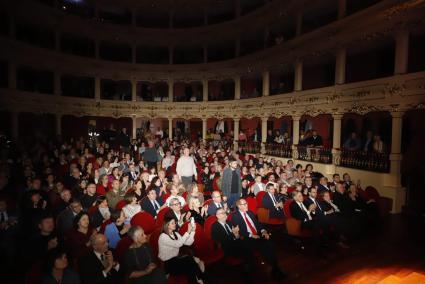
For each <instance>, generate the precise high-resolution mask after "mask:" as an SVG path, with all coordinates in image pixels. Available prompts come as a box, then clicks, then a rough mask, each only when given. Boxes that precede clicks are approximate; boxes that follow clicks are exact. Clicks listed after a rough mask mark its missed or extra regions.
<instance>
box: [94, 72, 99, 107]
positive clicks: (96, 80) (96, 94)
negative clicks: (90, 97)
mask: <svg viewBox="0 0 425 284" xmlns="http://www.w3.org/2000/svg"><path fill="white" fill-rule="evenodd" d="M94 99H95V100H96V101H100V77H99V76H96V77H95V78H94Z"/></svg>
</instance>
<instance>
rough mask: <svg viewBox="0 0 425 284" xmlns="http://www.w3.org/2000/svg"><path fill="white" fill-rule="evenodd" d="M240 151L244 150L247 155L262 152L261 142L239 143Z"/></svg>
mask: <svg viewBox="0 0 425 284" xmlns="http://www.w3.org/2000/svg"><path fill="white" fill-rule="evenodd" d="M238 147H239V150H244V151H245V152H246V153H250V154H257V153H260V152H261V142H253V141H238Z"/></svg>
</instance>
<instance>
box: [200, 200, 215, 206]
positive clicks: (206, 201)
mask: <svg viewBox="0 0 425 284" xmlns="http://www.w3.org/2000/svg"><path fill="white" fill-rule="evenodd" d="M211 202H213V200H212V199H211V198H210V199H207V200H205V201H204V204H203V205H202V206H205V205H210V204H211Z"/></svg>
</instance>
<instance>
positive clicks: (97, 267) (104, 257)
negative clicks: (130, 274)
mask: <svg viewBox="0 0 425 284" xmlns="http://www.w3.org/2000/svg"><path fill="white" fill-rule="evenodd" d="M90 245H91V246H92V248H93V250H92V251H90V252H89V253H88V254H87V255H85V256H84V257H82V258H81V259H80V262H79V266H78V267H79V269H80V276H81V283H82V284H108V283H118V279H117V277H118V271H119V269H120V265H119V263H117V262H116V261H115V260H114V257H113V255H112V252H111V251H110V250H108V241H107V239H106V237H105V236H104V235H103V234H94V235H92V237H91V238H90Z"/></svg>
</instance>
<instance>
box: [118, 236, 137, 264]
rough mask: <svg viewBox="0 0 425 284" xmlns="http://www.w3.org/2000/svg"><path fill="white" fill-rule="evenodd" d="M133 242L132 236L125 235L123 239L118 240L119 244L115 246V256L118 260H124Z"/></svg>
mask: <svg viewBox="0 0 425 284" xmlns="http://www.w3.org/2000/svg"><path fill="white" fill-rule="evenodd" d="M132 243H133V240H132V239H130V237H128V236H125V237H123V238H122V239H121V240H119V241H118V243H117V246H116V248H115V257H116V258H117V260H118V262H120V263H122V262H123V257H124V254H125V252H126V251H127V250H128V248H129V247H130V246H131V244H132Z"/></svg>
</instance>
